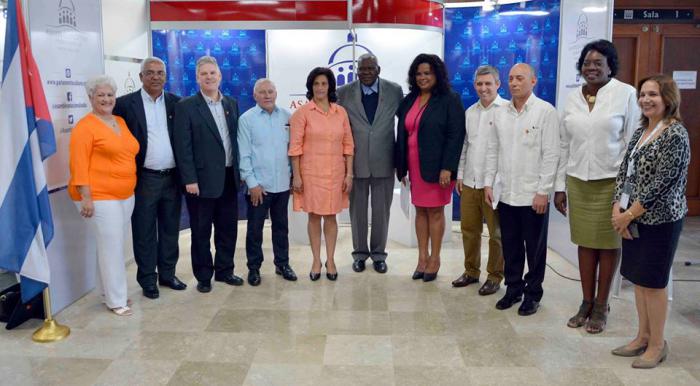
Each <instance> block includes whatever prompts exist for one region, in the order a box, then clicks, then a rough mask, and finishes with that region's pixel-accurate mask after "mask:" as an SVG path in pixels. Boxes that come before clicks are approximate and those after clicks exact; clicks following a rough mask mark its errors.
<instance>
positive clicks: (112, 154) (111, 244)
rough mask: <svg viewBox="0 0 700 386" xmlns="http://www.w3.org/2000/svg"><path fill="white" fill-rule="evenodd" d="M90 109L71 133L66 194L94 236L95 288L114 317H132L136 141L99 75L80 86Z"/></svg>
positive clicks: (112, 87)
mask: <svg viewBox="0 0 700 386" xmlns="http://www.w3.org/2000/svg"><path fill="white" fill-rule="evenodd" d="M85 89H86V90H87V94H88V97H89V98H90V103H91V104H92V111H91V112H90V113H88V114H87V115H85V116H84V117H83V118H82V119H81V120H80V121H79V122H78V124H77V125H75V128H74V129H73V131H72V133H71V138H70V175H71V177H70V182H69V183H68V194H69V195H70V197H71V199H73V201H75V205H76V207H77V208H78V210H80V215H81V216H83V218H84V219H85V221H87V222H88V223H89V228H90V229H91V230H93V231H94V232H95V236H96V239H97V240H96V241H97V269H98V273H99V274H98V275H97V289H98V290H99V291H100V292H102V293H103V296H104V303H105V304H106V305H107V307H108V308H109V309H110V310H112V312H114V313H115V314H117V315H120V316H126V315H131V314H132V312H131V309H130V308H129V305H128V299H127V289H126V269H125V267H124V241H125V237H126V235H127V233H128V232H127V226H128V224H129V220H130V219H131V212H132V210H133V209H134V187H135V186H136V161H135V159H136V153H138V151H139V143H138V142H137V141H136V138H134V137H133V136H132V135H131V132H129V129H128V128H127V127H126V123H125V122H124V120H123V119H122V118H120V117H117V116H114V115H112V109H113V108H114V103H115V100H116V99H115V93H116V89H117V85H116V83H114V80H113V79H112V78H111V77H108V76H104V75H102V76H98V77H95V78H92V79H90V80H88V82H87V83H86V84H85Z"/></svg>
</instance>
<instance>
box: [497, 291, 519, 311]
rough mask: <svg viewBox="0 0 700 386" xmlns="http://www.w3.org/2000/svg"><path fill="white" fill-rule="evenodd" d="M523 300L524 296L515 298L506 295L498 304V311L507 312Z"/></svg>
mask: <svg viewBox="0 0 700 386" xmlns="http://www.w3.org/2000/svg"><path fill="white" fill-rule="evenodd" d="M521 300H523V295H518V296H513V295H508V294H505V296H503V297H502V298H501V300H499V301H498V302H497V303H496V309H499V310H507V309H509V308H511V307H513V304H515V303H517V302H519V301H521Z"/></svg>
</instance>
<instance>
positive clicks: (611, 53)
mask: <svg viewBox="0 0 700 386" xmlns="http://www.w3.org/2000/svg"><path fill="white" fill-rule="evenodd" d="M588 51H596V52H598V53H600V54H601V55H603V56H605V59H607V60H608V67H610V77H611V78H612V77H614V76H615V75H616V74H617V70H618V68H620V61H619V59H618V58H617V49H616V48H615V45H614V44H612V43H611V42H609V41H607V40H604V39H600V40H594V41H592V42H590V43H588V44H586V45H585V46H584V47H583V49H582V50H581V56H579V57H578V62H576V70H577V71H578V72H579V74H580V73H581V68H582V67H583V60H584V59H585V58H586V55H588Z"/></svg>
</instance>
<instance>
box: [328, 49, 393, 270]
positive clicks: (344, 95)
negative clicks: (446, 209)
mask: <svg viewBox="0 0 700 386" xmlns="http://www.w3.org/2000/svg"><path fill="white" fill-rule="evenodd" d="M357 64H358V70H359V71H358V78H359V80H357V81H354V82H352V83H350V84H348V85H345V86H343V87H341V88H339V89H338V104H340V105H341V106H343V107H344V108H345V110H346V111H347V112H348V117H349V118H350V126H352V136H353V140H354V141H355V158H354V159H353V169H354V175H355V177H354V179H353V188H352V190H351V191H350V223H351V225H352V244H353V252H352V257H353V259H354V262H353V264H352V269H353V270H354V271H355V272H362V271H363V270H364V269H365V260H367V258H371V259H372V262H373V265H374V270H375V271H377V272H379V273H385V272H386V270H387V265H386V257H387V253H386V251H385V248H386V241H387V235H388V233H389V210H390V209H391V200H392V198H393V195H394V142H395V141H394V116H395V114H396V109H397V108H398V106H399V103H400V102H401V99H403V90H401V86H399V85H398V84H396V83H394V82H390V81H388V80H385V79H380V78H379V72H380V71H381V68H380V67H379V64H378V63H377V58H376V57H375V56H374V55H372V54H364V55H361V56H360V57H359V58H358V59H357ZM370 191H371V195H370ZM370 197H371V201H372V203H371V205H372V233H371V235H370V237H369V239H370V240H369V247H368V245H367V233H368V228H369V226H368V223H367V206H368V201H369V200H370Z"/></svg>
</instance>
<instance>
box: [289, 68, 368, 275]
mask: <svg viewBox="0 0 700 386" xmlns="http://www.w3.org/2000/svg"><path fill="white" fill-rule="evenodd" d="M306 90H307V92H306V97H307V98H308V99H309V102H308V103H307V104H305V105H304V106H302V107H300V108H299V109H298V110H297V111H296V112H294V114H293V115H292V117H291V119H290V126H291V129H290V130H291V131H290V136H289V156H291V159H292V171H293V180H292V187H293V192H294V196H293V203H294V210H295V211H304V212H307V213H308V214H309V222H308V226H307V230H308V233H309V241H310V243H311V253H312V254H313V263H312V265H311V272H310V273H309V277H310V278H311V280H312V281H315V280H318V279H319V278H320V277H321V220H322V219H323V234H324V235H325V238H326V258H327V260H326V264H325V265H326V276H327V277H328V279H329V280H336V279H337V277H338V270H337V269H336V266H335V261H334V260H333V256H334V253H335V244H336V240H337V238H338V223H337V222H336V219H335V215H336V214H337V213H339V212H340V211H341V210H343V208H347V207H348V206H349V203H350V202H349V198H348V194H349V193H350V189H351V188H352V178H353V175H352V158H353V154H354V144H353V140H352V131H351V130H350V121H349V120H348V114H347V112H346V111H345V109H343V108H342V107H341V106H340V105H338V104H336V103H335V102H336V101H337V99H338V98H337V97H336V94H335V76H334V75H333V72H332V71H331V70H330V69H328V68H323V67H317V68H314V69H313V70H312V71H311V73H310V74H309V76H308V77H307V79H306Z"/></svg>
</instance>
